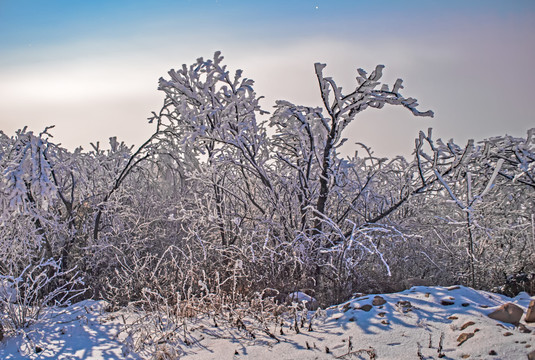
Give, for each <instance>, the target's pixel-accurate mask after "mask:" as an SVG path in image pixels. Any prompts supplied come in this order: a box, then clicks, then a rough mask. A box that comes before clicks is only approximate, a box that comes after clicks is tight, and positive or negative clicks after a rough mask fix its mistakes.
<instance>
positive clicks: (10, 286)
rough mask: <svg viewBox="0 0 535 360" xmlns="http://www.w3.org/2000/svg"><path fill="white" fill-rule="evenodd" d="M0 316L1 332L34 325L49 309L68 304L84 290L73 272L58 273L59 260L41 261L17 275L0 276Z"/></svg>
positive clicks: (59, 269) (59, 268)
mask: <svg viewBox="0 0 535 360" xmlns="http://www.w3.org/2000/svg"><path fill="white" fill-rule="evenodd" d="M0 280H1V282H2V287H1V288H0V313H1V314H2V323H3V325H4V329H8V330H14V331H16V330H17V329H22V328H26V327H28V326H29V325H31V324H34V323H36V322H38V321H39V320H40V319H41V318H42V316H43V313H44V312H46V311H47V309H48V308H49V307H50V306H65V305H69V304H70V303H71V302H72V300H73V299H75V298H76V297H77V296H79V295H81V294H82V293H83V292H84V291H85V289H84V288H83V282H82V280H81V279H80V277H79V276H78V273H76V272H75V270H74V269H71V270H69V271H62V270H61V264H60V263H59V261H56V260H53V259H49V260H42V261H40V262H39V263H38V264H35V265H33V264H30V265H28V266H26V267H25V268H24V269H23V270H22V271H21V272H20V273H17V274H13V275H0Z"/></svg>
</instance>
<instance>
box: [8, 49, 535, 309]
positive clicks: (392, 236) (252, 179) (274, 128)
mask: <svg viewBox="0 0 535 360" xmlns="http://www.w3.org/2000/svg"><path fill="white" fill-rule="evenodd" d="M222 60H223V58H222V56H221V55H220V54H219V53H216V54H215V56H214V58H213V59H211V60H204V59H202V58H200V59H198V60H197V61H196V62H195V63H194V64H193V65H191V66H186V65H183V66H182V68H180V69H179V70H176V71H175V70H171V71H170V72H169V78H168V79H163V78H162V79H160V83H159V88H160V90H161V91H163V92H164V94H165V100H164V104H163V106H162V108H161V109H160V111H158V112H155V113H153V116H152V117H151V118H150V121H151V122H152V123H153V124H154V126H155V130H154V133H153V134H152V136H150V137H149V138H148V139H147V141H146V142H145V143H144V144H142V145H141V146H140V147H139V148H133V147H129V146H127V145H125V144H124V143H121V142H119V141H118V140H117V139H116V138H111V139H110V144H109V147H106V149H103V148H101V147H100V145H99V144H98V143H97V144H94V145H93V149H91V151H88V152H86V151H83V150H82V149H77V150H75V151H68V150H66V149H64V148H62V147H60V146H58V145H56V144H54V143H53V141H52V138H51V136H50V135H49V132H48V131H49V129H46V130H45V131H43V132H42V133H40V134H35V133H33V132H31V131H28V130H26V129H23V130H20V131H18V132H17V133H16V134H15V135H14V136H11V137H9V136H6V135H5V134H3V133H2V134H1V135H0V171H1V172H2V178H1V182H0V192H1V200H0V204H1V205H0V206H1V213H0V215H1V219H0V241H1V244H0V276H1V279H2V287H1V288H0V298H1V299H2V300H1V301H2V302H3V303H4V304H6V305H7V304H13V303H14V301H12V300H13V299H12V296H14V297H15V298H17V299H18V303H19V304H22V305H24V306H33V305H32V304H35V303H38V304H40V305H41V306H45V305H47V304H49V303H51V302H54V301H58V299H60V300H61V301H66V300H67V299H69V298H70V296H72V295H77V294H78V292H80V291H83V290H84V289H86V291H85V293H84V295H81V296H86V297H94V298H99V299H100V298H102V299H107V300H109V301H111V302H112V303H113V304H114V305H116V306H122V305H125V304H127V303H132V302H136V303H139V304H142V303H154V302H156V303H157V302H165V303H166V304H178V303H180V302H181V301H183V300H184V299H189V300H190V304H191V303H192V302H191V301H193V300H195V299H198V300H199V301H201V300H202V299H204V300H206V299H211V300H210V301H216V300H214V299H216V298H217V299H223V298H224V299H226V301H229V302H233V301H239V300H242V299H253V298H261V297H262V296H266V295H267V294H276V293H282V294H284V293H288V292H292V291H296V290H303V291H305V292H307V293H309V294H310V295H313V296H315V297H316V298H317V299H318V300H319V302H320V304H322V305H327V304H333V303H336V302H339V301H342V300H345V299H347V298H349V297H350V296H351V295H352V294H353V293H355V292H386V291H396V290H400V289H401V288H403V287H406V286H410V285H411V284H423V283H428V284H441V285H447V284H453V283H460V284H466V285H469V286H473V287H476V288H482V289H490V288H492V287H495V286H498V285H500V284H503V283H504V281H505V278H506V276H507V275H509V274H515V273H519V272H529V271H534V270H535V269H533V264H534V263H535V262H534V260H535V259H534V255H533V254H535V235H534V231H535V220H534V214H535V209H534V207H535V201H534V200H535V196H534V194H535V151H534V149H535V139H534V135H535V129H532V130H530V131H529V132H528V134H527V137H526V138H514V137H511V136H499V137H495V138H491V139H487V140H483V141H481V142H478V143H475V142H474V141H469V142H468V143H467V144H466V145H464V146H459V145H457V144H455V143H453V142H451V141H450V142H448V143H444V142H442V141H441V140H437V139H434V138H433V137H432V133H431V131H430V130H429V131H428V132H427V133H424V132H422V133H420V134H419V135H418V136H417V138H416V142H415V150H414V156H413V158H411V159H405V158H403V157H397V158H394V159H384V158H377V157H375V156H374V155H373V153H372V151H371V150H370V149H369V148H367V147H366V146H364V145H358V148H356V149H355V150H356V151H355V153H354V155H353V156H351V157H347V158H343V157H342V156H341V155H340V154H339V152H338V150H339V148H340V146H341V145H342V144H343V143H344V142H345V141H346V140H347V139H346V138H347V137H348V136H349V135H348V134H347V131H346V129H347V126H348V125H349V124H350V123H351V122H352V121H353V120H354V119H355V117H356V116H357V115H358V114H359V113H360V112H362V111H364V110H365V109H366V108H369V107H372V108H382V107H383V106H385V105H398V106H400V107H402V108H405V109H407V110H408V111H411V112H412V113H413V114H414V115H416V116H432V115H433V114H432V112H430V111H427V112H420V111H419V110H418V109H417V106H418V104H417V103H416V100H415V99H413V98H410V97H405V96H403V95H402V94H401V93H400V91H401V90H402V89H403V86H402V81H401V80H397V81H396V82H395V84H394V85H392V86H388V85H386V84H381V83H380V78H381V75H382V71H383V66H377V67H376V69H375V70H374V71H372V72H371V73H370V74H368V73H367V72H365V71H364V70H362V69H359V71H358V76H357V84H356V86H355V88H354V89H352V90H351V91H349V92H344V91H343V90H342V89H341V88H340V87H338V86H337V85H336V83H335V82H334V80H333V79H331V78H329V77H325V76H324V75H323V70H324V67H325V65H322V64H316V65H315V71H316V76H317V80H318V85H319V96H320V97H321V99H322V102H323V107H322V108H312V107H305V106H299V105H294V104H292V103H289V102H287V101H278V102H277V103H276V106H275V110H274V111H273V113H272V114H270V115H269V117H262V116H260V115H265V114H266V112H265V111H264V110H262V109H261V108H260V106H259V102H258V101H259V99H260V98H259V97H258V96H257V95H256V93H255V92H254V90H253V81H252V80H250V79H247V78H244V77H243V76H242V72H241V71H240V70H238V71H236V72H235V73H233V74H231V73H230V71H229V70H227V68H226V66H224V65H223V63H222ZM263 118H269V120H267V121H262V120H261V119H263ZM350 141H354V140H353V139H351V140H350ZM82 281H83V283H82ZM8 293H9V294H11V295H10V297H8V296H7V295H6V294H8ZM79 298H80V297H79ZM218 301H219V300H218ZM193 302H194V301H193ZM4 308H5V307H4Z"/></svg>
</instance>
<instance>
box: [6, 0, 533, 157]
mask: <svg viewBox="0 0 535 360" xmlns="http://www.w3.org/2000/svg"><path fill="white" fill-rule="evenodd" d="M533 34H535V2H534V1H529V0H527V1H521V0H516V1H489V0H487V1H478V0H476V1H474V0H472V1H433V0H427V1H410V0H408V1H403V2H402V1H360V0H353V1H345V0H344V1H339V0H319V1H291V0H287V1H278V0H276V1H262V2H256V1H229V0H219V1H214V0H212V1H208V0H202V1H193V0H192V1H187V0H180V1H170V0H169V1H151V2H148V1H126V0H124V1H73V0H71V1H56V0H50V1H37V0H34V1H25V0H18V1H14V0H13V1H4V0H0V129H1V130H3V131H4V132H6V133H7V134H11V133H13V131H15V130H16V129H17V128H21V127H23V126H24V125H28V126H29V127H30V128H31V129H33V130H36V131H39V130H41V129H42V128H44V126H47V125H51V124H55V125H56V128H55V129H54V130H53V134H54V135H55V140H56V141H57V142H60V143H62V144H64V145H65V146H67V147H69V148H74V147H76V146H78V145H82V146H83V147H84V148H86V149H88V148H89V146H88V144H89V142H90V141H97V140H100V141H101V142H106V139H107V138H108V137H110V136H118V137H119V139H122V140H125V141H127V142H128V143H135V144H139V143H141V141H143V140H144V139H146V138H147V137H148V136H149V135H150V133H151V131H152V128H151V126H150V125H149V124H147V122H146V120H145V119H146V118H147V117H148V116H149V114H150V111H153V110H157V109H158V108H159V106H160V104H161V102H162V99H163V98H162V94H160V93H159V92H158V91H157V90H156V87H157V80H158V78H159V77H160V76H165V75H166V73H167V71H168V70H169V69H170V68H173V67H179V66H180V65H181V64H183V63H188V64H189V63H192V62H193V61H194V60H195V59H196V58H197V57H200V56H204V57H210V56H212V54H213V52H214V51H216V50H221V51H222V52H223V55H224V56H225V58H226V62H227V64H228V65H229V67H230V68H232V69H238V68H242V69H244V71H245V76H247V77H251V78H253V79H254V80H255V81H256V86H255V88H256V91H257V93H259V95H264V96H265V97H266V99H265V100H264V101H263V106H264V108H266V109H267V110H270V108H271V106H272V105H273V104H274V101H275V100H276V99H286V100H289V101H293V102H295V103H299V104H304V105H313V104H319V100H320V99H319V96H318V91H317V88H316V83H315V79H314V73H313V63H314V62H316V61H320V62H326V63H327V65H328V66H327V68H326V70H325V72H326V74H329V75H332V76H333V77H334V79H335V80H336V81H337V82H338V83H339V84H340V85H343V86H344V87H345V88H348V87H351V86H353V83H354V78H355V73H356V68H358V67H363V68H365V69H370V70H371V69H373V67H374V66H375V65H376V64H379V63H382V64H384V65H386V70H385V80H387V81H389V82H393V81H395V79H396V78H397V77H401V78H403V79H404V80H405V94H406V95H410V96H414V97H417V98H418V99H419V102H420V104H422V105H421V107H422V109H423V110H426V109H433V110H434V111H435V113H436V118H435V119H433V120H427V119H419V118H418V119H415V118H413V117H412V116H410V114H408V112H406V111H403V110H402V109H396V108H393V109H386V110H382V111H369V112H365V113H363V114H361V115H360V116H359V117H358V118H357V121H356V122H355V124H354V125H352V127H351V128H350V129H349V130H350V132H351V133H350V140H354V141H362V142H365V143H367V144H369V145H371V146H372V148H374V149H375V151H376V152H377V153H378V154H379V155H388V156H392V155H394V154H397V153H403V154H408V153H410V152H411V149H412V145H413V143H414V142H413V138H414V137H416V136H417V134H418V130H420V129H424V130H425V129H427V128H428V127H433V128H434V129H435V134H436V135H437V136H439V137H443V138H446V139H448V138H450V137H454V138H455V139H456V140H457V142H459V143H463V142H464V141H466V139H468V138H476V139H482V138H484V137H488V136H493V135H499V134H504V133H510V134H514V135H518V136H522V135H524V134H525V131H526V130H527V129H528V128H530V127H534V126H535V121H534V119H533V115H532V114H533V108H532V105H531V102H532V100H531V95H530V93H531V88H532V86H533V84H534V83H535V71H534V70H533V69H532V64H534V63H535V40H534V39H535V36H533ZM348 143H351V141H349V142H348Z"/></svg>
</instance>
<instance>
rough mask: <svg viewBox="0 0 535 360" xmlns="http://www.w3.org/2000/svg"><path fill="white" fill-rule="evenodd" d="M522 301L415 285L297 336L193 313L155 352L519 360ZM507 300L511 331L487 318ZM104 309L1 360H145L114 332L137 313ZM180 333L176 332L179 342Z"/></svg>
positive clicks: (529, 345)
mask: <svg viewBox="0 0 535 360" xmlns="http://www.w3.org/2000/svg"><path fill="white" fill-rule="evenodd" d="M531 299H532V298H530V296H529V295H528V294H526V293H521V294H519V295H518V296H517V297H515V298H512V299H511V298H508V297H506V296H503V295H499V294H493V293H489V292H484V291H476V290H473V289H470V288H466V287H462V286H454V287H424V286H418V287H413V288H411V289H409V290H406V291H403V292H400V293H395V294H384V295H379V296H375V295H367V296H363V297H360V298H356V299H354V300H351V301H349V302H346V303H343V304H340V305H338V306H333V307H330V308H328V309H327V310H326V311H321V310H320V311H316V312H314V311H309V312H308V314H307V319H306V321H304V322H303V326H301V321H299V322H298V325H299V326H298V327H299V333H297V331H296V330H295V327H294V326H293V321H292V320H291V319H292V317H291V316H290V315H288V317H287V318H286V320H285V321H284V322H283V326H282V329H281V324H280V322H277V323H274V322H269V323H266V324H267V325H266V327H265V328H263V327H262V326H259V325H258V324H260V323H262V322H261V321H259V320H258V319H256V320H255V321H252V320H250V321H247V318H246V317H245V318H243V323H241V324H239V326H237V325H236V323H232V321H216V322H217V324H216V323H215V322H214V318H213V317H209V316H206V317H202V316H201V317H197V318H194V319H189V320H188V322H187V333H186V337H187V340H186V341H181V342H180V343H176V342H175V350H171V348H170V347H168V346H167V345H165V342H162V343H161V345H159V348H160V350H161V353H162V354H163V353H168V354H172V353H173V352H174V351H176V354H177V355H179V356H180V359H245V358H248V359H272V360H282V359H370V358H374V359H437V358H443V359H463V358H469V359H527V358H528V357H527V354H529V353H530V352H532V351H534V350H535V323H526V322H525V321H524V319H525V313H526V310H527V308H528V306H529V303H530V300H531ZM509 302H511V303H514V304H516V305H518V306H519V307H521V308H522V309H523V310H524V315H523V317H522V320H521V322H520V324H521V325H520V326H514V325H512V324H508V323H503V322H499V321H497V320H493V319H491V318H489V317H488V314H490V313H492V312H493V311H494V310H496V309H497V308H498V307H499V306H501V305H503V304H505V303H509ZM104 309H105V303H104V302H97V301H83V302H80V303H78V304H75V305H73V306H71V307H68V308H63V309H55V310H53V311H50V312H49V313H48V314H47V316H46V318H45V320H44V321H42V322H41V323H39V324H36V325H33V326H31V327H30V328H28V329H26V330H25V332H24V333H20V334H19V335H17V336H15V337H8V338H4V340H3V341H2V342H1V343H0V359H10V360H15V359H16V360H18V359H143V358H148V359H150V358H152V356H151V355H148V354H143V353H140V354H135V353H134V351H133V349H135V348H136V346H135V343H136V339H128V340H126V341H125V337H126V334H127V332H126V331H123V332H121V328H122V326H123V325H124V324H125V323H126V324H128V323H130V322H131V321H132V319H134V318H135V316H137V317H139V314H137V315H135V316H134V315H133V314H129V313H128V312H126V311H124V310H123V311H120V312H116V313H108V312H105V311H104ZM283 317H284V315H283ZM311 318H313V319H312V321H310V319H311ZM310 324H312V326H311V329H310V330H311V331H309V327H310ZM242 325H243V326H242ZM183 330H184V329H182V328H180V329H176V332H180V335H179V336H177V338H180V339H182V340H184V337H183V335H182V334H183V333H184V331H183ZM281 330H282V331H281ZM463 334H464V335H463ZM138 340H139V339H138ZM160 359H165V358H164V357H163V356H160Z"/></svg>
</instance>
